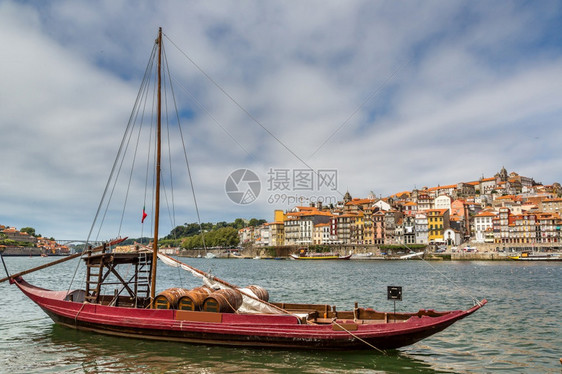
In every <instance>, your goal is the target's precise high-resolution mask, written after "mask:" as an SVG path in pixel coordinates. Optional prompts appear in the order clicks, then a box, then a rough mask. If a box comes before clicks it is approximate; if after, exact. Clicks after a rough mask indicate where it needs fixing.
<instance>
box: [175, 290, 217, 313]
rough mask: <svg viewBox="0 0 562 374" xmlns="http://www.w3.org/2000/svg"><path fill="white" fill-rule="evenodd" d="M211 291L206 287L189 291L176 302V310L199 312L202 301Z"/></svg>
mask: <svg viewBox="0 0 562 374" xmlns="http://www.w3.org/2000/svg"><path fill="white" fill-rule="evenodd" d="M212 292H213V290H212V289H211V288H209V287H207V286H202V287H196V288H194V289H192V290H189V291H188V292H187V293H186V294H185V295H183V296H182V297H180V299H179V300H178V309H180V310H201V307H202V306H203V301H205V298H206V297H207V296H209V295H210V294H211V293H212Z"/></svg>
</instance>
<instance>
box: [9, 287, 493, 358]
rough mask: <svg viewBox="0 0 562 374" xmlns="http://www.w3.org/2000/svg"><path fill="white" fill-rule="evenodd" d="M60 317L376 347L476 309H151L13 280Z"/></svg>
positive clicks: (190, 337) (91, 324) (405, 340)
mask: <svg viewBox="0 0 562 374" xmlns="http://www.w3.org/2000/svg"><path fill="white" fill-rule="evenodd" d="M12 282H13V283H15V284H16V285H17V286H18V287H19V289H20V290H21V291H22V292H23V293H24V294H25V295H27V296H28V297H29V298H30V299H31V300H33V301H34V302H35V303H36V304H37V305H39V306H40V307H41V308H42V309H43V310H44V311H45V312H46V313H47V314H48V315H49V316H50V317H51V318H52V319H53V321H55V322H56V323H58V324H61V325H64V326H67V327H70V328H73V329H78V330H87V331H94V332H98V333H103V334H108V335H116V336H125V337H131V338H143V339H154V340H167V341H178V342H186V343H203V344H218V345H226V346H251V347H277V348H305V349H368V348H369V347H371V346H374V347H376V348H378V349H392V348H399V347H403V346H406V345H410V344H413V343H416V342H417V341H419V340H421V339H424V338H427V337H428V336H431V335H433V334H435V333H437V332H439V331H441V330H443V329H445V328H446V327H448V326H450V325H452V324H453V323H455V322H456V321H458V320H460V319H462V318H464V317H467V316H468V315H470V314H472V313H474V312H475V311H476V310H478V309H479V308H480V307H481V306H483V305H484V304H485V303H486V300H483V301H482V302H481V303H480V304H478V305H476V306H474V307H472V308H471V309H469V310H465V311H462V310H456V311H449V312H435V311H433V310H420V311H419V312H417V313H412V314H403V313H397V314H393V313H382V312H376V311H374V310H372V309H364V308H356V309H354V310H353V311H347V312H340V311H334V310H332V308H331V307H330V306H328V305H304V304H278V305H279V306H284V308H285V310H287V311H288V312H289V313H287V314H262V313H258V314H247V313H217V312H205V311H189V310H177V309H176V310H174V309H146V308H132V307H120V306H109V305H104V304H94V303H86V302H84V299H83V296H84V293H83V292H80V291H73V292H71V293H70V294H69V293H67V291H49V290H45V289H42V288H38V287H35V286H32V285H30V284H29V283H27V282H25V281H24V280H23V279H22V278H21V277H19V278H15V279H13V281H12Z"/></svg>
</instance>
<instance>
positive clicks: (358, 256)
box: [351, 252, 373, 259]
mask: <svg viewBox="0 0 562 374" xmlns="http://www.w3.org/2000/svg"><path fill="white" fill-rule="evenodd" d="M369 257H373V252H367V253H355V254H353V255H351V258H352V259H354V258H369Z"/></svg>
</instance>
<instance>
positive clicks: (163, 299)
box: [154, 287, 188, 309]
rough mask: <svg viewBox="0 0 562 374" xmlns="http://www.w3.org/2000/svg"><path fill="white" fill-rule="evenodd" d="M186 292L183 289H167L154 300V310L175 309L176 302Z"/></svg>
mask: <svg viewBox="0 0 562 374" xmlns="http://www.w3.org/2000/svg"><path fill="white" fill-rule="evenodd" d="M187 292H188V290H186V289H184V288H179V287H174V288H168V289H167V290H164V291H162V292H160V293H159V294H158V296H156V297H155V298H154V307H155V308H156V309H176V308H177V306H178V300H179V299H180V297H182V296H183V295H185V294H186V293H187Z"/></svg>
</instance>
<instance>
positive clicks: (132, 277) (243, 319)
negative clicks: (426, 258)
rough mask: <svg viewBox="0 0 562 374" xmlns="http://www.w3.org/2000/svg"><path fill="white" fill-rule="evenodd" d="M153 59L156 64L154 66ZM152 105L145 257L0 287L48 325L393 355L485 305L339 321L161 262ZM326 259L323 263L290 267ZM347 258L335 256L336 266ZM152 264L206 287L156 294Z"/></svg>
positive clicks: (88, 257) (332, 314)
mask: <svg viewBox="0 0 562 374" xmlns="http://www.w3.org/2000/svg"><path fill="white" fill-rule="evenodd" d="M155 47H156V48H155V50H154V51H153V59H151V61H150V62H149V66H154V65H156V66H157V67H158V88H159V89H160V86H161V85H160V71H161V69H160V68H161V64H160V60H161V54H162V50H163V48H162V32H161V30H160V32H159V34H158V38H157V39H156V46H155ZM154 59H157V60H158V63H157V64H156V63H155V62H154ZM164 61H167V59H164ZM168 83H171V81H168ZM151 91H152V90H150V89H147V90H146V92H151ZM158 93H159V90H158ZM149 102H151V101H149ZM160 104H161V103H160V94H158V99H157V107H158V114H157V117H156V118H157V119H158V122H157V123H158V126H157V134H158V136H157V137H156V139H157V144H156V147H153V148H152V149H157V150H158V151H157V154H156V157H155V158H156V161H157V162H156V163H155V181H156V188H155V192H154V200H155V203H154V214H153V216H154V218H153V221H154V232H153V234H154V236H153V241H152V248H151V249H150V250H146V249H145V248H142V247H140V246H131V247H132V248H129V249H127V250H126V251H125V250H124V251H115V250H114V249H113V246H115V245H117V244H119V243H120V242H122V241H123V240H124V239H116V240H114V241H113V242H110V243H107V244H105V245H103V246H100V247H98V248H91V247H88V248H87V249H86V250H85V251H84V253H83V254H78V255H73V256H69V257H67V258H65V259H64V260H59V261H55V262H54V263H60V262H62V261H66V260H69V259H71V258H76V257H78V256H82V259H83V260H84V262H85V265H86V282H85V288H84V289H77V290H73V291H70V290H67V289H66V288H65V289H64V290H62V291H51V290H46V289H43V288H39V287H36V286H33V285H31V284H29V283H27V282H26V281H25V280H24V279H23V278H22V275H24V274H27V273H29V272H31V271H35V270H40V269H44V268H45V267H47V266H50V265H52V264H54V263H50V264H45V265H42V266H40V267H38V268H35V269H31V270H27V271H25V272H22V273H18V274H13V275H11V276H10V275H8V277H7V278H5V279H3V280H6V279H9V280H10V283H12V284H15V285H16V286H17V287H18V288H19V289H20V290H21V291H22V292H23V293H24V294H25V295H26V296H27V297H29V298H30V299H31V300H32V301H33V302H35V303H36V304H37V305H38V306H39V307H40V308H41V309H43V310H44V311H45V312H46V313H47V314H48V315H49V317H50V318H51V319H52V320H53V321H54V322H55V323H58V324H60V325H63V326H66V327H69V328H73V329H78V330H85V331H92V332H98V333H103V334H107V335H113V336H120V337H133V338H144V339H150V340H162V341H173V342H184V343H202V344H216V345H225V346H236V347H248V346H249V347H278V348H300V349H368V348H375V349H394V348H399V347H402V346H405V345H410V344H413V343H416V342H418V341H420V340H422V339H424V338H426V337H429V336H431V335H433V334H435V333H437V332H439V331H442V330H443V329H445V328H447V327H448V326H450V325H452V324H453V323H455V322H457V321H459V320H461V319H463V318H465V317H467V316H469V315H470V314H472V313H474V312H475V311H476V310H478V309H480V308H481V307H482V306H483V305H484V304H486V300H482V301H479V302H476V303H475V304H474V306H473V307H471V308H469V309H467V310H453V311H444V312H436V311H434V310H424V309H422V310H419V311H418V312H415V313H387V312H379V311H375V310H373V309H370V308H359V307H358V306H356V307H355V308H354V309H352V310H349V311H340V310H336V307H333V306H332V305H334V303H332V302H331V303H329V304H328V303H326V304H306V303H305V304H293V303H285V302H283V303H271V302H269V294H268V293H267V291H265V290H264V289H263V288H261V287H257V286H248V287H246V288H239V287H237V286H235V285H233V284H230V283H228V282H226V281H223V280H221V279H219V278H217V277H215V276H211V275H210V274H207V273H205V272H203V271H201V270H199V269H196V268H194V267H192V266H190V265H188V264H185V263H182V262H180V261H178V260H177V259H174V258H173V257H170V256H169V255H166V254H164V253H159V250H158V249H159V247H158V240H159V237H158V228H159V226H158V225H159V210H160V179H161V178H160V146H161V142H160V139H161V136H160V130H161V123H160V118H161V113H160ZM124 139H125V138H124ZM152 139H154V138H152ZM146 148H147V149H148V148H149V147H146ZM100 206H102V204H100ZM143 212H144V209H143ZM143 220H144V218H143ZM139 221H140V220H139ZM206 257H207V256H206ZM327 257H330V254H321V255H320V256H317V255H312V256H304V257H302V258H301V257H298V259H327ZM349 257H350V256H344V257H342V256H336V259H348V258H349ZM158 260H160V261H162V262H163V263H164V264H166V265H169V266H173V267H177V268H181V269H183V270H186V271H187V272H189V273H191V274H192V275H193V276H195V277H197V278H199V279H201V280H202V281H203V283H204V284H205V286H203V287H197V288H194V289H191V290H186V289H182V288H169V289H166V290H163V291H161V292H160V293H159V294H156V288H157V284H156V270H157V266H156V265H157V261H158ZM0 281H2V280H0Z"/></svg>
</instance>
